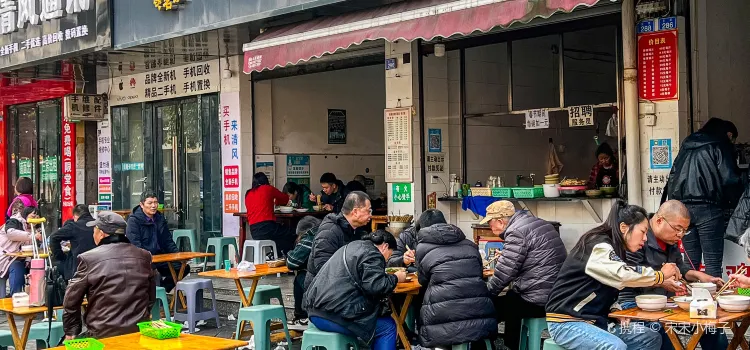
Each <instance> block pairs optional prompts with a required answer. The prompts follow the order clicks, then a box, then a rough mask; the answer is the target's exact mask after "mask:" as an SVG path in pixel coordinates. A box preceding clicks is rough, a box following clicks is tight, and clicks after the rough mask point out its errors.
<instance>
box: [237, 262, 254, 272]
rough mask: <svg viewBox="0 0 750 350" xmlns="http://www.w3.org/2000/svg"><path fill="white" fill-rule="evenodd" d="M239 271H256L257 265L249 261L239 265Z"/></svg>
mask: <svg viewBox="0 0 750 350" xmlns="http://www.w3.org/2000/svg"><path fill="white" fill-rule="evenodd" d="M237 271H242V272H248V271H255V264H253V263H251V262H249V261H243V262H241V263H240V264H239V265H237Z"/></svg>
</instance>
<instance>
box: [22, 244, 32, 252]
mask: <svg viewBox="0 0 750 350" xmlns="http://www.w3.org/2000/svg"><path fill="white" fill-rule="evenodd" d="M21 251H22V252H33V251H34V246H31V245H23V246H21Z"/></svg>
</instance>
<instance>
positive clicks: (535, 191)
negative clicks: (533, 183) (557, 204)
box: [513, 187, 544, 199]
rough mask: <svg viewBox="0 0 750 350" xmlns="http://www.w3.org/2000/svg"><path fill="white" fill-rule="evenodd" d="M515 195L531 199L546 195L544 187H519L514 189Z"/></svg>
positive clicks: (519, 197)
mask: <svg viewBox="0 0 750 350" xmlns="http://www.w3.org/2000/svg"><path fill="white" fill-rule="evenodd" d="M513 197H515V198H518V199H531V198H542V197H544V188H542V187H517V188H514V189H513Z"/></svg>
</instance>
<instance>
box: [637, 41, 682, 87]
mask: <svg viewBox="0 0 750 350" xmlns="http://www.w3.org/2000/svg"><path fill="white" fill-rule="evenodd" d="M678 57H679V52H678V51H677V30H668V31H661V32H655V33H647V34H638V73H639V74H638V92H639V96H640V98H642V99H644V100H649V101H666V100H676V99H678V97H679V89H678V79H679V71H678V65H677V59H678Z"/></svg>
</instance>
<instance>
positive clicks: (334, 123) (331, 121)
mask: <svg viewBox="0 0 750 350" xmlns="http://www.w3.org/2000/svg"><path fill="white" fill-rule="evenodd" d="M328 144H329V145H345V144H346V110H344V109H329V110H328Z"/></svg>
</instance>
